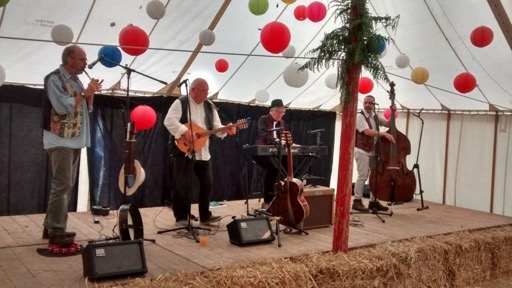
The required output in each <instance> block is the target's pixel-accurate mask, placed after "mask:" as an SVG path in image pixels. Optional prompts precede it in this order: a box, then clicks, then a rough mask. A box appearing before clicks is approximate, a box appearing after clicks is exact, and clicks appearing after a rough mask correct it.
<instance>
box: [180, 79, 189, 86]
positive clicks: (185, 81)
mask: <svg viewBox="0 0 512 288" xmlns="http://www.w3.org/2000/svg"><path fill="white" fill-rule="evenodd" d="M187 81H188V79H185V80H181V82H180V83H179V84H178V87H181V86H182V85H183V84H185V83H187Z"/></svg>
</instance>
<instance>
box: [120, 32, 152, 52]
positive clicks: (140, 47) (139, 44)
mask: <svg viewBox="0 0 512 288" xmlns="http://www.w3.org/2000/svg"><path fill="white" fill-rule="evenodd" d="M119 46H121V49H122V50H123V51H124V52H126V54H129V55H132V56H139V55H141V54H142V53H144V52H146V50H147V49H148V47H149V37H148V34H146V32H144V30H142V29H141V28H139V27H137V26H133V25H131V24H130V25H128V26H126V27H124V28H123V30H121V32H120V33H119Z"/></svg>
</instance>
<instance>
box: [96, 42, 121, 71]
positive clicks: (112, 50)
mask: <svg viewBox="0 0 512 288" xmlns="http://www.w3.org/2000/svg"><path fill="white" fill-rule="evenodd" d="M98 58H101V60H100V63H101V65H103V66H105V67H107V68H112V67H115V66H117V65H119V63H121V60H122V59H123V55H122V53H121V50H119V48H117V47H115V46H103V47H101V48H100V50H99V51H98Z"/></svg>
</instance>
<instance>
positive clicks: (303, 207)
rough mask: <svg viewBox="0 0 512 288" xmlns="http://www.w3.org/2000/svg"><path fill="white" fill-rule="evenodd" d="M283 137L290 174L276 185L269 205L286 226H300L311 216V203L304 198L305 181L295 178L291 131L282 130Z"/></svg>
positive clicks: (274, 214)
mask: <svg viewBox="0 0 512 288" xmlns="http://www.w3.org/2000/svg"><path fill="white" fill-rule="evenodd" d="M281 138H283V139H282V140H283V142H284V143H285V146H286V150H287V156H288V163H287V164H288V175H287V177H286V179H284V181H280V182H279V183H276V184H275V185H274V191H275V193H276V196H275V197H274V199H273V200H272V202H271V203H270V206H269V211H270V213H271V214H272V215H273V216H279V217H281V223H282V224H283V225H285V226H292V227H293V226H298V225H300V224H301V223H302V221H304V219H305V218H306V217H308V216H309V212H310V209H309V204H308V202H307V201H306V198H304V194H303V193H304V183H302V181H300V180H299V179H297V178H293V158H292V149H291V143H292V140H291V135H290V132H289V131H282V132H281Z"/></svg>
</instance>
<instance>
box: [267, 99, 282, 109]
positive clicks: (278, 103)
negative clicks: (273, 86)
mask: <svg viewBox="0 0 512 288" xmlns="http://www.w3.org/2000/svg"><path fill="white" fill-rule="evenodd" d="M274 107H284V104H283V100H281V99H274V100H272V102H271V103H270V108H274Z"/></svg>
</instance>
